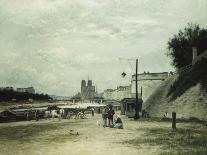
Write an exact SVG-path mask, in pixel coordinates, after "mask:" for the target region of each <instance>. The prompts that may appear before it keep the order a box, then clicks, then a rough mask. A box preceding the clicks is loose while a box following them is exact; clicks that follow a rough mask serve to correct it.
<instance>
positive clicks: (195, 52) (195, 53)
mask: <svg viewBox="0 0 207 155" xmlns="http://www.w3.org/2000/svg"><path fill="white" fill-rule="evenodd" d="M192 51H193V57H192V64H193V65H194V64H195V61H196V60H195V59H196V57H197V54H198V50H197V47H195V46H194V47H192Z"/></svg>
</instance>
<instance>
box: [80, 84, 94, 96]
mask: <svg viewBox="0 0 207 155" xmlns="http://www.w3.org/2000/svg"><path fill="white" fill-rule="evenodd" d="M95 95H96V90H95V86H93V84H92V80H88V83H87V85H86V81H85V80H82V81H81V99H83V100H92V99H93V98H94V97H95Z"/></svg>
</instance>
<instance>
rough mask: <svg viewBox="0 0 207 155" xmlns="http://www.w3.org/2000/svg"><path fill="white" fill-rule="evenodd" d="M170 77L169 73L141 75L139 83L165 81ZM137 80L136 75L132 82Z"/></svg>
mask: <svg viewBox="0 0 207 155" xmlns="http://www.w3.org/2000/svg"><path fill="white" fill-rule="evenodd" d="M167 77H168V72H161V73H149V72H147V73H141V74H138V81H145V80H165V79H166V78H167ZM135 80H136V75H132V81H135Z"/></svg>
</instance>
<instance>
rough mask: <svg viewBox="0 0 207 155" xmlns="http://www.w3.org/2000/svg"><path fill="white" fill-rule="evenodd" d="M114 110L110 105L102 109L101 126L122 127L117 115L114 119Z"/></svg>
mask: <svg viewBox="0 0 207 155" xmlns="http://www.w3.org/2000/svg"><path fill="white" fill-rule="evenodd" d="M114 114H115V112H114V110H113V107H112V106H111V105H109V106H106V107H105V108H104V109H103V110H102V118H103V127H104V128H105V127H111V128H118V129H123V122H122V120H121V118H120V117H119V115H116V118H115V120H114Z"/></svg>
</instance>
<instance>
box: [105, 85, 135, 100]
mask: <svg viewBox="0 0 207 155" xmlns="http://www.w3.org/2000/svg"><path fill="white" fill-rule="evenodd" d="M131 97H132V94H131V85H129V86H118V87H117V89H106V90H104V93H103V98H104V99H106V100H119V101H121V100H122V99H124V98H131Z"/></svg>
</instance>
